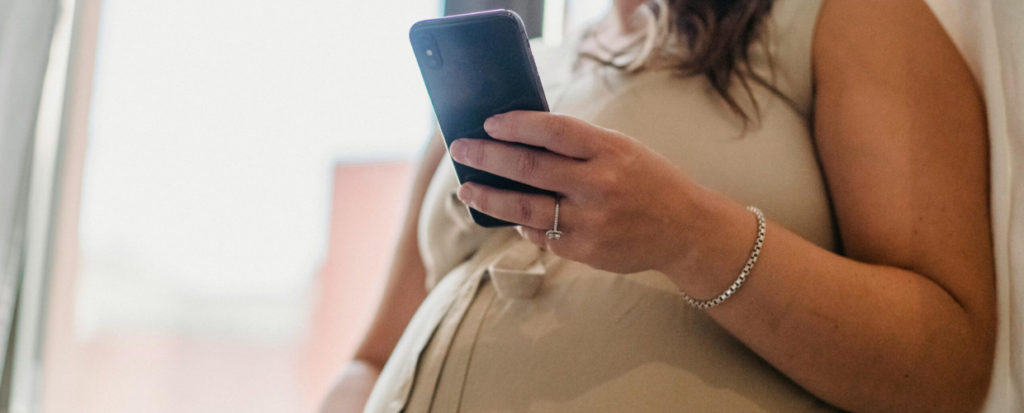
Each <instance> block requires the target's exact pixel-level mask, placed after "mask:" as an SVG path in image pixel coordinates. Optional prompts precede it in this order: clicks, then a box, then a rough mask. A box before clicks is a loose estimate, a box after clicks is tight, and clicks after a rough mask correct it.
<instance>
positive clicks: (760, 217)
mask: <svg viewBox="0 0 1024 413" xmlns="http://www.w3.org/2000/svg"><path fill="white" fill-rule="evenodd" d="M747 210H748V211H750V212H753V213H754V215H755V216H757V241H755V242H754V249H753V250H752V251H750V257H749V258H747V264H746V265H744V266H743V271H741V272H740V275H739V277H737V278H736V281H735V282H733V283H732V285H731V286H729V289H727V290H725V292H724V293H722V294H721V295H719V296H718V297H715V298H713V299H711V300H707V301H701V300H696V299H694V298H693V297H690V296H689V295H686V293H684V292H680V294H682V296H683V299H684V300H686V303H687V304H689V305H690V306H692V307H694V308H698V309H701V310H706V309H708V308H711V307H714V306H716V305H719V304H721V303H722V302H723V301H725V300H726V299H728V298H729V297H731V296H732V295H733V294H734V293H735V292H736V290H739V289H740V286H741V285H743V282H744V281H746V280H747V275H750V271H751V270H753V269H754V264H755V263H757V257H758V256H760V255H761V246H762V245H764V234H765V227H766V224H765V219H764V213H762V212H761V210H760V209H758V208H757V207H755V206H748V207H747Z"/></svg>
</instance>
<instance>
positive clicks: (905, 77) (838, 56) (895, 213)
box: [813, 0, 995, 335]
mask: <svg viewBox="0 0 1024 413" xmlns="http://www.w3.org/2000/svg"><path fill="white" fill-rule="evenodd" d="M813 56H814V57H813V63H814V76H815V119H814V125H815V140H816V143H817V147H818V151H819V155H820V157H821V162H822V167H823V170H824V172H825V175H826V179H827V181H828V185H829V190H830V194H831V196H832V200H833V202H834V206H835V211H836V215H837V220H838V225H839V231H840V233H841V235H842V242H843V247H844V250H845V253H846V254H847V255H848V256H849V257H851V258H854V259H857V260H859V261H863V262H868V263H873V264H879V265H890V266H895V267H900V268H904V269H908V270H912V271H915V272H917V273H919V274H922V275H923V276H925V277H928V278H929V279H931V280H932V281H933V282H935V283H936V284H938V285H939V286H941V287H942V288H943V289H945V290H946V291H947V292H948V293H949V294H950V296H951V297H952V299H954V300H956V301H957V302H958V303H959V304H960V305H961V306H962V307H963V308H964V310H965V311H967V312H968V313H969V314H972V315H973V316H975V317H976V318H975V320H976V321H977V322H978V323H979V324H981V325H978V326H977V327H979V329H980V330H979V332H984V333H985V334H986V335H990V334H993V333H994V323H993V322H994V315H993V314H994V297H995V291H994V280H993V278H994V276H993V261H992V247H991V236H990V232H991V228H990V220H989V208H988V205H989V192H988V188H989V181H988V171H989V165H988V138H987V131H986V121H985V109H984V104H983V101H982V98H981V95H980V92H979V90H978V87H977V85H976V83H975V81H974V79H973V77H972V76H971V73H970V71H969V69H968V67H967V65H966V63H965V62H964V61H963V59H962V57H961V56H960V54H959V53H958V51H957V50H956V48H955V46H954V44H953V43H952V41H951V40H950V39H949V38H948V36H947V35H946V33H945V31H944V30H943V28H942V27H941V25H940V24H939V22H938V21H937V20H936V19H935V17H934V16H933V15H932V13H931V11H930V10H929V8H928V6H927V5H926V4H925V3H924V2H923V1H921V0H900V1H892V0H826V2H825V5H824V6H823V8H822V11H821V16H820V18H819V22H818V27H817V31H816V34H815V38H814V46H813Z"/></svg>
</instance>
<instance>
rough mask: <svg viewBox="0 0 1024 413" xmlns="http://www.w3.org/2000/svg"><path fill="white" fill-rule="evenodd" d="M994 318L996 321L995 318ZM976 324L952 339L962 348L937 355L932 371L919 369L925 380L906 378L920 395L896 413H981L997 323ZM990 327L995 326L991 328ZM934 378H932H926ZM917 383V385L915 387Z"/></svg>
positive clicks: (987, 384)
mask: <svg viewBox="0 0 1024 413" xmlns="http://www.w3.org/2000/svg"><path fill="white" fill-rule="evenodd" d="M993 318H994V317H993ZM980 324H982V326H979V325H978V324H975V326H974V327H975V328H971V329H968V330H967V331H963V330H961V331H956V332H955V333H953V334H951V335H953V336H955V337H950V338H951V339H952V340H953V341H954V342H956V343H957V344H958V345H956V346H952V347H947V348H948V349H949V350H951V351H944V352H936V353H935V354H934V356H933V357H931V359H932V360H931V362H930V364H931V365H932V366H931V367H930V368H929V367H925V368H918V369H915V370H916V371H918V372H919V374H920V375H921V376H922V377H918V378H917V380H915V378H914V377H913V375H910V374H907V375H904V377H903V380H904V381H907V382H910V383H912V386H911V387H916V388H917V390H918V391H916V392H914V391H911V392H909V393H907V394H905V397H906V396H909V397H908V398H909V399H912V400H905V401H906V402H908V403H907V404H906V405H904V406H902V407H899V408H896V409H893V410H894V411H900V412H910V411H915V412H929V413H945V412H949V413H954V412H956V413H963V412H977V411H980V410H981V408H982V406H983V405H984V403H985V401H986V399H987V397H988V392H989V386H990V385H991V381H992V370H993V363H994V358H995V335H996V331H995V323H994V322H993V323H980ZM987 324H991V326H988V325H987ZM925 376H931V377H925ZM914 382H916V384H917V385H913V383H914ZM897 397H899V396H897Z"/></svg>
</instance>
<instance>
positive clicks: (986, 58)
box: [927, 0, 1024, 413]
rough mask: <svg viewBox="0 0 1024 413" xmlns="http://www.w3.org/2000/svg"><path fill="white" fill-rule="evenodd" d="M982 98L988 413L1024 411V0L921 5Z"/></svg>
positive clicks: (937, 0) (936, 0) (944, 0)
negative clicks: (990, 312) (988, 254)
mask: <svg viewBox="0 0 1024 413" xmlns="http://www.w3.org/2000/svg"><path fill="white" fill-rule="evenodd" d="M927 1H928V3H929V5H930V6H931V7H932V10H933V11H935V14H936V16H938V18H939V20H940V21H941V22H942V24H943V26H945V28H946V30H947V31H948V32H949V33H950V36H951V37H952V38H953V41H954V42H955V43H956V44H957V47H959V48H960V52H961V53H963V55H964V57H965V58H966V60H967V62H968V64H970V66H971V70H972V71H973V72H974V75H975V77H976V79H977V80H978V82H979V84H980V85H981V87H982V90H983V91H984V93H985V102H986V105H987V109H988V120H989V137H990V139H991V161H992V204H991V208H992V228H993V241H994V247H995V257H996V277H997V288H998V293H999V294H998V295H999V318H1000V320H999V341H998V343H997V346H996V364H995V371H994V372H993V379H992V388H991V390H990V392H989V399H988V403H987V405H986V407H985V410H984V411H985V412H986V413H996V412H1000V413H1001V412H1021V411H1024V2H1022V1H1020V0H927Z"/></svg>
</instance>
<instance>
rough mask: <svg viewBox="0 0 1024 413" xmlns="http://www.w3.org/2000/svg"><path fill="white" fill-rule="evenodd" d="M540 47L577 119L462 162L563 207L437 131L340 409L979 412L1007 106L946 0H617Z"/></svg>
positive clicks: (481, 165)
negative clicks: (994, 121)
mask: <svg viewBox="0 0 1024 413" xmlns="http://www.w3.org/2000/svg"><path fill="white" fill-rule="evenodd" d="M536 53H537V61H538V65H539V68H540V71H541V78H542V80H543V82H544V87H545V90H546V91H547V94H548V101H549V102H551V106H552V111H553V112H554V113H553V114H548V113H529V112H512V113H507V114H504V115H500V116H496V117H494V118H491V119H489V120H488V121H487V123H486V124H485V128H486V130H487V132H488V133H489V134H490V135H491V136H493V137H494V138H495V139H497V140H498V141H496V142H491V141H480V140H466V139H464V140H459V141H457V142H455V143H454V144H453V145H452V146H451V155H452V156H453V157H454V158H455V160H457V161H458V162H460V163H463V164H466V165H469V166H472V167H474V168H478V169H482V170H486V171H490V172H493V173H495V174H497V175H501V176H505V177H508V178H511V179H514V180H517V181H522V182H525V183H528V184H530V185H534V186H537V187H540V188H544V189H549V190H551V191H554V192H555V193H557V194H558V197H557V198H556V197H550V196H540V195H525V194H520V193H513V192H504V191H499V190H495V189H492V188H488V187H485V186H480V185H474V184H466V185H462V186H460V185H459V184H458V182H457V180H456V179H455V176H454V173H453V170H452V167H451V165H449V164H448V162H447V160H445V162H441V160H442V157H443V155H444V146H443V143H442V141H441V139H440V138H439V137H435V138H434V139H433V141H432V142H431V143H430V145H429V147H428V149H427V151H426V154H425V156H424V158H423V161H422V164H421V166H420V169H419V175H418V178H417V181H416V185H415V186H414V193H413V197H412V202H411V203H410V209H409V213H408V216H407V219H406V223H405V227H404V232H403V234H402V237H401V241H400V244H399V247H398V251H397V255H396V258H395V261H394V265H393V266H392V271H391V276H390V280H389V282H388V284H387V287H386V293H385V296H384V300H383V302H382V304H381V307H380V309H379V311H378V313H377V316H376V319H375V320H374V322H373V325H372V327H371V329H370V331H369V332H368V334H367V336H366V338H365V340H364V341H363V343H362V345H361V347H360V348H359V350H358V352H357V354H356V358H355V360H354V361H353V362H352V363H351V364H350V366H349V367H348V368H347V369H346V371H345V372H344V374H343V375H342V377H341V378H340V380H339V381H338V383H337V384H336V386H335V388H334V389H333V391H332V393H331V394H330V395H329V396H328V399H327V400H326V402H325V404H324V407H323V408H324V411H326V412H357V411H363V410H364V408H365V411H366V412H372V413H376V412H399V411H405V412H410V413H415V412H588V413H593V412H806V411H815V412H830V411H837V410H846V411H852V412H968V411H973V410H976V409H978V407H980V406H981V404H982V402H983V401H984V398H985V395H986V390H987V387H988V382H989V376H990V372H991V369H992V357H993V355H992V354H993V341H994V336H995V318H996V317H995V306H994V301H995V298H994V296H995V291H994V285H993V284H994V281H993V263H992V247H991V242H990V229H989V228H990V222H989V212H988V152H987V150H988V144H987V132H986V129H985V111H984V107H983V104H982V100H981V96H980V93H979V91H978V88H977V86H976V84H975V83H974V80H973V78H972V77H971V74H970V72H969V70H968V68H967V66H966V64H965V63H964V61H963V60H962V58H961V57H960V55H959V54H958V52H957V50H956V48H955V47H954V45H953V43H952V42H951V41H950V39H949V38H948V37H947V36H946V34H945V32H944V31H943V29H942V27H941V26H940V25H939V23H938V22H937V20H936V19H935V17H934V16H933V15H932V14H931V12H930V10H929V8H928V6H927V5H926V4H925V3H924V2H923V1H921V0H899V1H893V0H774V1H772V0H659V1H653V2H645V1H641V0H616V1H615V2H614V5H613V7H612V10H611V11H610V13H609V15H608V16H607V17H606V18H605V19H604V20H602V21H601V22H599V23H597V24H595V25H594V26H593V27H590V28H589V29H588V30H586V31H585V32H584V33H580V34H579V35H576V36H570V37H569V38H568V39H567V41H566V42H565V43H564V44H563V46H560V47H559V48H556V49H549V50H537V52H536ZM512 143H524V144H529V145H534V146H539V147H544V148H547V150H548V151H536V150H531V149H526V148H525V147H523V146H520V145H513V144H512ZM466 205H468V206H471V207H473V208H476V209H478V210H480V211H482V212H484V213H486V214H489V215H492V216H495V217H497V218H501V219H504V220H507V221H512V222H515V223H517V224H519V226H517V227H515V228H499V229H485V228H481V227H479V226H476V225H475V224H474V223H473V221H472V220H471V218H470V216H469V214H468V212H467V209H466ZM556 231H557V232H556Z"/></svg>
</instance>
